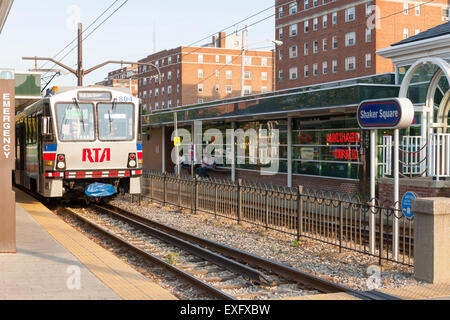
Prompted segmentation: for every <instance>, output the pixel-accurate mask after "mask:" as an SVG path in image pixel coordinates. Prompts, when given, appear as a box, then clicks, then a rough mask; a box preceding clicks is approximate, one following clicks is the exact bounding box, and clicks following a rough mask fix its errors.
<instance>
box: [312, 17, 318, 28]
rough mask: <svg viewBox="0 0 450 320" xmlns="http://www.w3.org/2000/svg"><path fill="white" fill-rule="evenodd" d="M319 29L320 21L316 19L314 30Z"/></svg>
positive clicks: (314, 20)
mask: <svg viewBox="0 0 450 320" xmlns="http://www.w3.org/2000/svg"><path fill="white" fill-rule="evenodd" d="M318 28H319V19H318V18H314V19H313V30H314V31H316V30H317V29H318Z"/></svg>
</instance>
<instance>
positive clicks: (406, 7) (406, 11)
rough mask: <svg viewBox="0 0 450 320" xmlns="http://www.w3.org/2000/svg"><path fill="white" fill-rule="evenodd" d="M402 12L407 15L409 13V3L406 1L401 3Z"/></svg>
mask: <svg viewBox="0 0 450 320" xmlns="http://www.w3.org/2000/svg"><path fill="white" fill-rule="evenodd" d="M403 14H404V15H408V14H409V5H408V2H404V3H403Z"/></svg>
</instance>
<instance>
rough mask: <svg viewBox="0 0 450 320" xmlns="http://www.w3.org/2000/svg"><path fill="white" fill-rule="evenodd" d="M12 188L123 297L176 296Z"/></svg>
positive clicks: (51, 231)
mask: <svg viewBox="0 0 450 320" xmlns="http://www.w3.org/2000/svg"><path fill="white" fill-rule="evenodd" d="M15 191H16V202H17V203H18V204H20V205H21V206H22V207H23V208H24V209H25V210H26V211H27V212H29V213H30V215H31V216H32V217H33V218H34V219H35V220H36V221H37V222H38V223H39V224H40V225H41V226H42V227H43V228H44V229H45V230H46V231H47V232H48V233H49V234H50V235H51V236H52V237H53V238H55V239H56V241H58V242H59V243H61V245H62V246H64V247H65V248H66V249H67V250H69V251H70V252H71V253H72V254H73V255H74V256H75V257H76V258H77V259H78V260H79V261H80V262H81V263H83V264H84V265H85V266H86V267H87V268H88V269H89V270H90V271H91V272H92V273H93V274H94V275H95V276H97V278H99V279H100V280H101V281H102V282H103V283H105V284H106V285H107V286H109V287H110V288H111V289H112V290H113V291H114V292H115V293H116V294H117V295H119V296H120V297H121V298H122V299H124V300H176V297H175V296H173V295H172V294H171V293H170V292H168V291H167V290H165V289H163V288H161V287H160V286H158V285H157V284H155V283H153V282H152V281H150V280H149V279H147V278H146V277H144V276H143V275H142V274H140V273H139V272H137V271H136V270H134V269H132V268H131V267H130V266H128V265H127V264H126V263H124V262H123V261H121V260H120V259H119V258H117V257H116V256H114V255H113V254H112V253H110V252H109V251H107V250H105V249H104V248H102V247H101V246H99V245H98V244H96V243H95V242H93V241H91V240H90V239H88V238H86V237H85V236H84V235H82V234H81V233H79V232H78V231H77V230H75V229H74V228H72V227H71V226H69V225H68V224H67V223H65V222H64V221H62V220H61V219H60V218H58V217H57V216H56V215H55V214H53V213H52V212H51V211H50V210H48V209H47V208H46V207H45V206H43V205H42V204H41V203H39V202H38V201H36V200H35V199H33V198H32V197H30V196H28V195H27V194H25V193H23V192H22V191H20V190H15Z"/></svg>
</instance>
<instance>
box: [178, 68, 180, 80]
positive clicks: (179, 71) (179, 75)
mask: <svg viewBox="0 0 450 320" xmlns="http://www.w3.org/2000/svg"><path fill="white" fill-rule="evenodd" d="M179 77H180V69H177V79H178V78H179Z"/></svg>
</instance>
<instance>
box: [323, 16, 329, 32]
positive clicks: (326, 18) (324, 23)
mask: <svg viewBox="0 0 450 320" xmlns="http://www.w3.org/2000/svg"><path fill="white" fill-rule="evenodd" d="M322 27H323V28H324V29H326V28H327V27H328V16H327V15H324V16H323V17H322Z"/></svg>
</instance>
